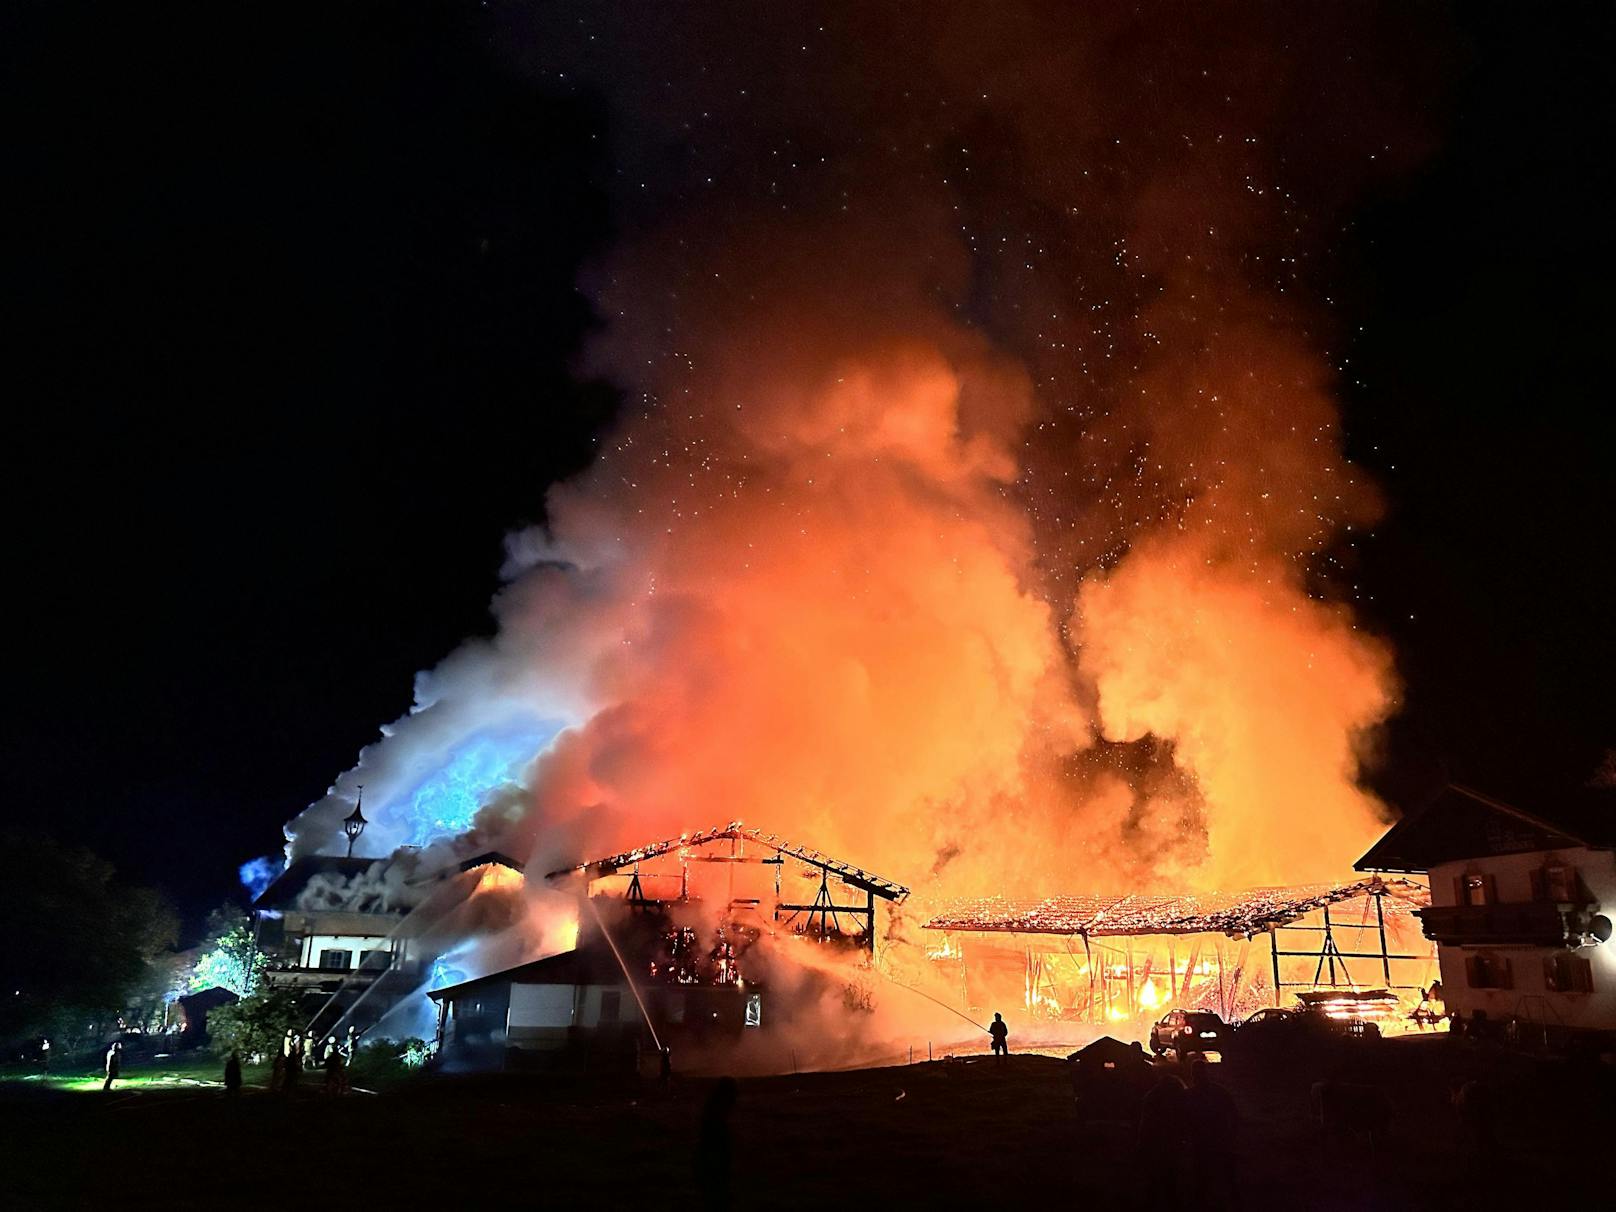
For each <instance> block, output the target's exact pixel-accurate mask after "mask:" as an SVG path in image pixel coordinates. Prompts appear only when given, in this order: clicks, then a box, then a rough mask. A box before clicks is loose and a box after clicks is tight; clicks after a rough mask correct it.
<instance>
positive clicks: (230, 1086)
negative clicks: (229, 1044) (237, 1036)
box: [224, 1048, 241, 1098]
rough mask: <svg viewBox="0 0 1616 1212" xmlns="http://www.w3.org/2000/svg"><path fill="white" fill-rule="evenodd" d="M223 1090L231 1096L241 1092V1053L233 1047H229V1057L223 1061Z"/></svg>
mask: <svg viewBox="0 0 1616 1212" xmlns="http://www.w3.org/2000/svg"><path fill="white" fill-rule="evenodd" d="M224 1092H225V1093H226V1094H228V1095H229V1096H230V1097H231V1098H235V1097H236V1096H237V1095H238V1094H240V1093H241V1053H239V1052H237V1051H236V1050H235V1049H234V1048H232V1049H230V1057H229V1059H228V1060H226V1061H225V1062H224Z"/></svg>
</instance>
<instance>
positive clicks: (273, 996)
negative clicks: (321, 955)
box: [208, 988, 308, 1057]
mask: <svg viewBox="0 0 1616 1212" xmlns="http://www.w3.org/2000/svg"><path fill="white" fill-rule="evenodd" d="M307 1021H308V1015H307V1014H306V1013H305V1012H304V1010H303V1006H302V1003H301V1000H300V999H299V998H298V996H297V994H295V993H293V992H292V991H291V990H289V989H269V988H261V989H259V990H258V991H257V992H256V993H253V994H250V995H249V996H247V997H244V998H242V999H241V1000H240V1001H239V1002H236V1003H235V1004H234V1005H230V1006H220V1007H219V1008H218V1009H217V1010H214V1011H213V1012H212V1013H210V1014H209V1015H208V1035H209V1037H210V1038H211V1039H212V1041H213V1048H214V1051H216V1052H218V1053H220V1054H221V1055H223V1054H225V1053H227V1052H230V1051H231V1050H232V1049H234V1050H235V1051H238V1052H240V1053H241V1055H242V1056H244V1057H246V1056H251V1055H252V1054H253V1053H255V1052H256V1053H261V1054H263V1055H264V1056H274V1055H275V1054H276V1053H277V1052H279V1051H280V1047H281V1041H282V1040H283V1039H285V1038H286V1033H287V1032H288V1031H297V1032H299V1033H301V1032H302V1030H303V1027H304V1024H305V1023H306V1022H307Z"/></svg>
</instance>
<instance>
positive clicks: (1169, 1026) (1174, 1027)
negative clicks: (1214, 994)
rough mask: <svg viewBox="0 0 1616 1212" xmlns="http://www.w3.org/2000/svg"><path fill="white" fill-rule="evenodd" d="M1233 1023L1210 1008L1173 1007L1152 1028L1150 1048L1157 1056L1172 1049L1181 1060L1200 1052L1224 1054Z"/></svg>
mask: <svg viewBox="0 0 1616 1212" xmlns="http://www.w3.org/2000/svg"><path fill="white" fill-rule="evenodd" d="M1228 1039H1229V1026H1228V1024H1227V1023H1225V1022H1224V1021H1223V1020H1222V1019H1221V1018H1219V1017H1218V1016H1217V1015H1216V1014H1213V1013H1212V1011H1210V1010H1169V1011H1168V1012H1167V1013H1166V1014H1165V1015H1163V1016H1162V1018H1161V1021H1159V1022H1158V1023H1157V1024H1156V1025H1155V1026H1154V1027H1152V1028H1151V1029H1150V1050H1151V1051H1152V1052H1154V1053H1155V1054H1156V1055H1157V1056H1161V1055H1163V1054H1164V1053H1165V1052H1167V1050H1168V1049H1169V1048H1170V1049H1172V1050H1173V1051H1174V1052H1176V1053H1177V1054H1178V1056H1179V1058H1180V1059H1182V1058H1183V1057H1185V1056H1189V1055H1191V1054H1193V1053H1196V1052H1216V1053H1217V1054H1218V1055H1219V1056H1222V1055H1223V1052H1224V1046H1225V1044H1226V1043H1227V1042H1228Z"/></svg>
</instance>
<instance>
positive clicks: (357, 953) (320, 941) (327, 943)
mask: <svg viewBox="0 0 1616 1212" xmlns="http://www.w3.org/2000/svg"><path fill="white" fill-rule="evenodd" d="M388 950H390V947H389V943H388V939H387V936H386V935H385V934H311V935H309V936H308V937H307V938H305V939H304V940H303V954H302V957H301V958H300V959H299V961H298V962H299V964H301V965H302V966H303V967H305V968H315V967H318V966H319V964H320V952H322V951H346V952H348V967H349V968H357V967H359V961H360V960H361V959H363V958H364V953H365V952H367V951H388Z"/></svg>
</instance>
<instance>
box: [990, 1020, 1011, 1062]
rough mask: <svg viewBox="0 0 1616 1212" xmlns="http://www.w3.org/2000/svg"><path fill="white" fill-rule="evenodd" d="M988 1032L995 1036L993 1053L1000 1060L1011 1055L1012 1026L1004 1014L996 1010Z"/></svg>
mask: <svg viewBox="0 0 1616 1212" xmlns="http://www.w3.org/2000/svg"><path fill="white" fill-rule="evenodd" d="M988 1034H989V1035H991V1036H992V1037H993V1055H994V1056H997V1057H998V1058H999V1059H1000V1060H1003V1059H1004V1058H1005V1057H1007V1056H1009V1055H1010V1028H1009V1026H1008V1025H1007V1024H1006V1023H1005V1021H1004V1015H1002V1014H1000V1013H999V1012H998V1011H994V1014H993V1021H992V1022H991V1023H989V1024H988Z"/></svg>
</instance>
